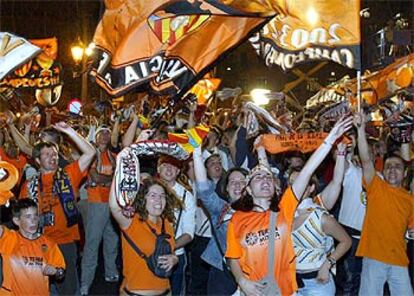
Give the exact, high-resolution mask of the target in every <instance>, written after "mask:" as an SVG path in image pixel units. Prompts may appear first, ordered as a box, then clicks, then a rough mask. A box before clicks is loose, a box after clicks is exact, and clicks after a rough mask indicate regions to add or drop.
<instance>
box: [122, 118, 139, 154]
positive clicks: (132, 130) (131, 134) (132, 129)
mask: <svg viewBox="0 0 414 296" xmlns="http://www.w3.org/2000/svg"><path fill="white" fill-rule="evenodd" d="M138 122H139V118H138V115H137V114H136V113H135V112H134V113H133V114H132V121H131V124H130V125H129V126H128V129H127V131H126V132H125V135H124V136H123V137H122V147H128V146H129V145H131V144H132V143H134V140H135V134H136V132H137V128H138Z"/></svg>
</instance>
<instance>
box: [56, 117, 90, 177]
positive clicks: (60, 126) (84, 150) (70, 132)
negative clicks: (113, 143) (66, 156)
mask: <svg viewBox="0 0 414 296" xmlns="http://www.w3.org/2000/svg"><path fill="white" fill-rule="evenodd" d="M53 128H54V129H56V130H57V131H58V132H61V133H63V134H65V135H67V136H68V137H69V139H71V140H72V141H73V142H74V143H75V144H76V146H77V147H78V148H79V151H80V152H81V156H80V157H79V159H78V163H79V169H80V170H81V172H84V171H86V170H87V169H88V167H89V165H90V164H91V163H92V160H93V158H94V157H95V153H96V151H95V149H94V148H93V146H92V145H91V144H90V143H89V142H88V141H86V140H85V138H83V137H82V136H81V135H79V134H78V133H77V132H76V131H75V130H74V129H73V128H72V127H71V126H69V125H68V124H67V123H65V122H58V123H56V124H54V125H53Z"/></svg>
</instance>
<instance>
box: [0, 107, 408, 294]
mask: <svg viewBox="0 0 414 296" xmlns="http://www.w3.org/2000/svg"><path fill="white" fill-rule="evenodd" d="M36 108H37V109H36ZM158 109H162V108H161V107H159V106H153V104H152V103H151V102H144V101H143V102H142V104H139V106H132V107H130V108H125V109H124V110H123V111H122V112H113V110H112V109H110V108H106V109H103V110H102V112H101V113H93V114H88V115H86V114H85V115H84V116H81V115H78V116H70V115H67V116H66V115H65V117H63V118H62V116H61V114H57V113H54V112H55V111H53V110H50V109H46V110H44V109H42V108H39V107H35V108H34V109H32V110H36V111H30V112H27V113H25V114H22V116H20V117H16V116H15V115H14V114H13V113H12V112H8V113H7V114H6V119H5V122H4V128H3V129H2V130H1V131H0V145H1V148H0V158H1V161H6V162H9V163H11V164H13V165H14V166H15V167H16V168H17V170H18V172H19V180H18V183H17V185H16V186H15V187H14V188H13V194H14V198H12V199H11V200H10V201H9V202H8V203H7V205H4V206H2V216H1V220H2V221H1V222H2V226H1V227H0V234H1V237H0V253H1V255H2V258H3V260H2V261H3V262H2V288H1V290H2V292H4V293H9V294H15V295H17V294H19V295H30V294H31V295H43V294H49V293H50V294H53V295H79V294H80V295H88V294H90V293H91V285H92V282H93V280H94V278H95V277H99V276H101V275H100V274H97V273H96V269H97V265H98V254H99V249H100V246H101V245H102V249H103V259H104V271H105V272H104V275H103V277H104V279H105V281H107V282H117V283H118V282H119V283H120V290H119V291H120V294H121V295H292V294H294V293H297V294H298V295H335V294H338V295H357V294H359V295H381V294H383V293H390V294H391V295H413V290H412V285H413V274H412V271H413V267H412V264H413V252H414V251H413V248H412V242H413V241H412V239H414V199H413V196H412V194H413V193H414V183H413V167H412V162H411V159H412V153H411V152H412V151H411V137H409V140H408V141H404V143H398V142H396V141H395V140H394V139H393V138H391V137H390V131H389V130H387V128H386V127H385V126H383V127H376V129H377V130H379V132H378V133H377V134H376V135H374V136H373V135H370V134H369V133H367V131H369V130H372V127H368V125H369V124H370V123H369V122H368V120H367V118H366V116H365V115H364V114H363V112H354V113H353V114H347V115H346V116H343V117H341V118H336V120H334V121H333V122H324V124H323V126H322V127H320V126H319V125H317V124H315V125H309V124H308V125H306V124H304V122H303V123H302V124H299V123H298V122H295V120H293V121H292V120H290V119H291V118H290V115H287V116H285V118H284V119H283V120H284V121H283V122H284V124H286V126H287V127H288V128H287V130H288V132H290V133H293V132H294V131H296V132H301V133H310V132H318V131H321V130H322V129H323V130H324V131H325V132H327V135H326V137H325V139H324V140H323V141H322V142H321V144H320V145H319V147H315V150H314V151H312V152H310V153H307V154H303V153H300V152H299V151H293V152H292V151H290V152H285V153H278V154H271V153H269V152H267V149H266V148H267V147H265V146H266V145H264V144H263V139H262V137H263V136H262V134H268V133H269V130H268V129H267V128H268V127H267V126H266V124H262V123H261V124H260V127H259V128H258V130H257V131H256V132H255V133H254V134H253V135H252V134H251V133H250V131H251V126H250V125H251V124H252V121H251V120H250V116H252V115H251V114H252V113H251V112H248V110H247V109H246V108H245V107H244V106H243V103H235V104H234V105H233V109H228V110H220V109H219V110H215V112H212V113H209V112H200V107H197V104H196V103H189V104H187V106H186V107H185V108H183V109H184V110H185V112H180V113H179V114H177V113H174V112H169V111H168V110H167V111H165V112H164V111H163V110H161V111H160V112H158V111H159V110H158ZM126 111H128V112H126ZM270 111H271V112H270V114H271V115H273V116H274V118H275V120H276V119H278V120H281V118H280V115H284V114H282V113H281V112H282V111H283V110H276V112H273V113H272V110H270ZM273 111H275V110H273ZM163 112H164V113H163ZM160 114H163V115H162V117H161V120H160V119H159V117H158V116H159V115H160ZM57 118H58V119H57ZM62 119H63V120H62ZM200 124H204V125H206V126H208V127H209V131H208V134H207V135H206V136H205V138H204V139H203V140H202V142H201V143H198V144H197V143H192V144H193V147H192V148H193V152H192V154H191V157H190V158H189V159H187V160H178V159H176V158H174V157H172V156H171V155H165V154H157V155H155V156H152V155H142V157H139V160H138V164H139V166H138V167H139V169H138V170H137V171H136V172H135V173H136V174H135V177H136V180H137V181H138V183H139V188H136V191H137V193H136V195H135V196H134V197H133V202H132V204H131V205H130V206H131V207H132V210H131V209H128V208H127V207H126V206H125V205H123V204H122V202H121V201H122V199H121V198H120V196H119V195H117V192H118V191H117V188H116V187H117V186H118V184H119V183H117V182H116V181H114V180H116V179H117V178H121V173H120V171H121V169H120V168H121V167H125V159H127V158H126V157H127V156H128V155H129V154H128V152H130V151H129V150H128V149H130V148H128V147H130V146H131V144H133V143H137V142H138V143H140V142H148V141H152V140H155V141H167V139H168V133H179V132H182V131H183V130H186V129H187V130H188V129H191V128H193V127H195V126H198V125H200ZM123 165H124V166H123ZM131 186H132V185H131ZM161 233H164V234H165V237H166V238H167V241H168V242H169V245H170V247H171V252H170V254H166V255H163V256H161V257H159V258H156V262H155V265H157V266H158V267H159V268H161V269H163V270H164V271H166V272H168V273H170V274H169V276H168V277H160V276H157V275H155V274H154V271H153V270H152V269H151V268H149V266H148V264H147V262H146V259H145V258H144V257H145V256H141V255H140V253H139V252H137V251H136V249H135V248H134V247H133V244H135V245H136V246H137V247H138V248H139V249H140V250H141V251H142V253H144V254H145V255H146V256H150V255H151V254H152V253H153V252H154V249H155V246H156V243H157V239H158V235H159V234H161ZM407 246H408V247H407ZM79 259H80V260H79ZM34 279H36V280H34Z"/></svg>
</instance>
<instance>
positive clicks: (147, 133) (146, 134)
mask: <svg viewBox="0 0 414 296" xmlns="http://www.w3.org/2000/svg"><path fill="white" fill-rule="evenodd" d="M154 132H155V130H153V129H146V130H143V131H141V133H140V134H139V136H138V139H137V140H136V142H141V141H146V140H148V139H149V138H150V137H151V136H152V135H153V134H154Z"/></svg>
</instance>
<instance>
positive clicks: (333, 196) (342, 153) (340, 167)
mask: <svg viewBox="0 0 414 296" xmlns="http://www.w3.org/2000/svg"><path fill="white" fill-rule="evenodd" d="M346 146H347V145H346V144H345V143H344V142H341V143H338V145H337V147H336V162H335V169H334V175H333V179H332V181H331V182H329V184H328V186H326V187H325V189H324V190H323V191H322V192H321V194H320V196H321V198H322V203H323V206H324V207H325V208H326V209H327V210H330V209H332V208H333V207H334V205H335V203H336V201H337V200H338V197H339V193H340V192H341V189H342V181H343V179H344V175H345V163H346V160H345V158H346Z"/></svg>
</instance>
